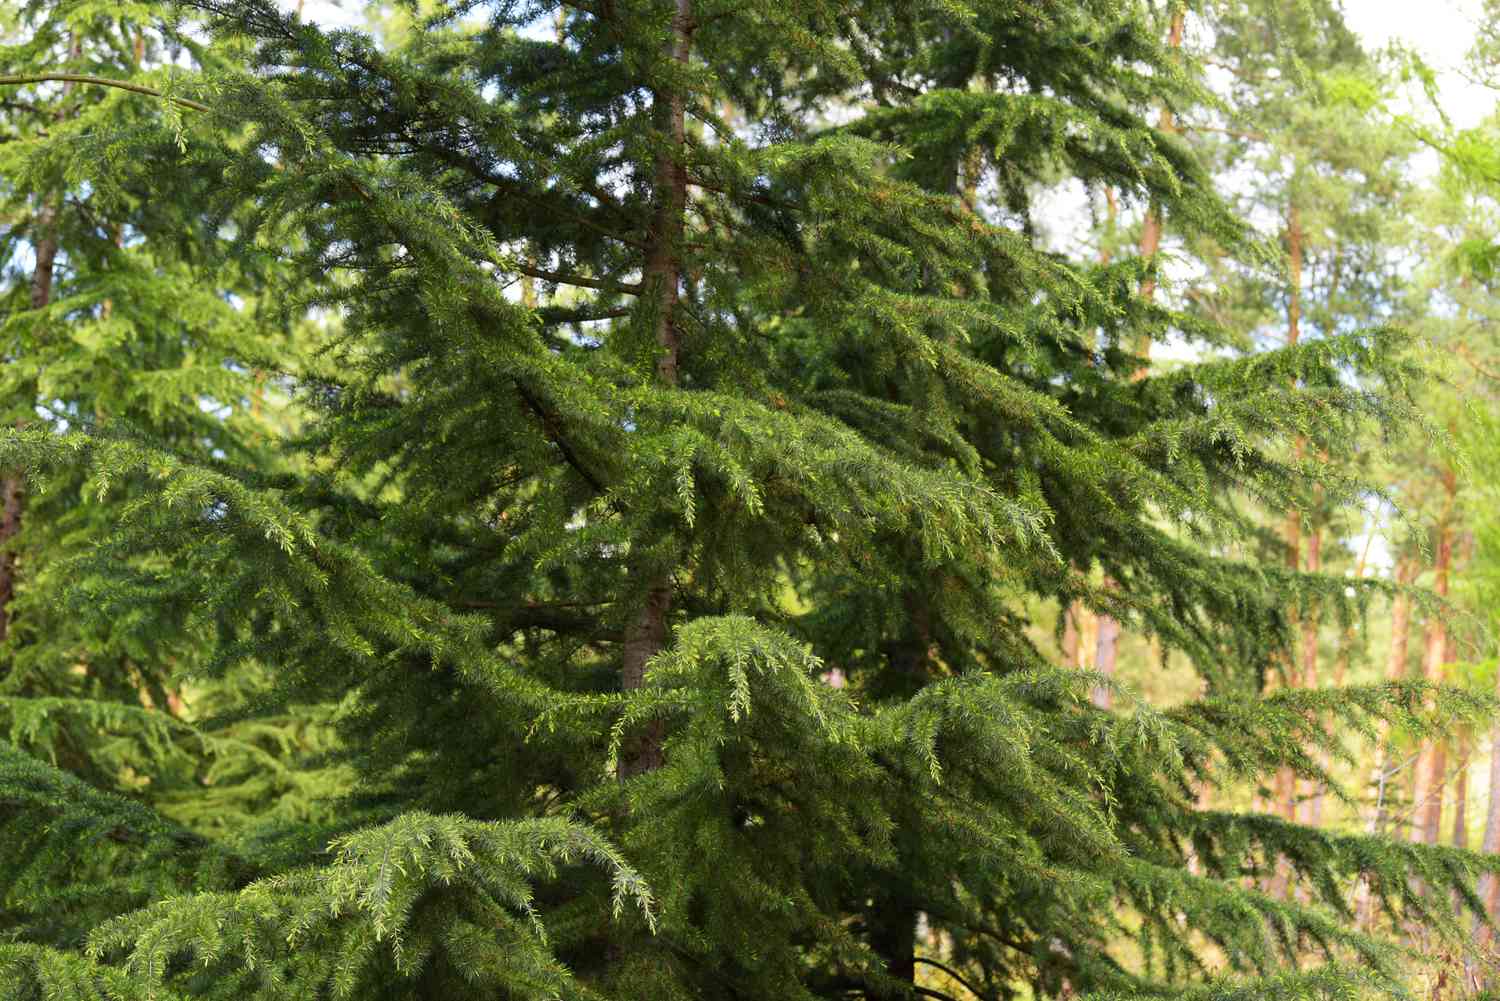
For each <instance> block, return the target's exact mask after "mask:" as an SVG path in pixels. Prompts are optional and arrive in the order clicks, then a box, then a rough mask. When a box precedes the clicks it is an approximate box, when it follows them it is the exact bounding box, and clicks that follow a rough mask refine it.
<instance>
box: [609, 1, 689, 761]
mask: <svg viewBox="0 0 1500 1001" xmlns="http://www.w3.org/2000/svg"><path fill="white" fill-rule="evenodd" d="M692 46H693V12H692V3H691V0H677V10H676V14H675V16H674V17H673V19H672V33H671V36H670V37H669V39H668V41H667V51H666V55H667V58H669V59H670V60H672V61H673V62H676V63H678V64H679V65H682V66H686V65H687V63H688V61H689V60H690V58H691V57H692ZM654 101H655V104H656V114H657V124H658V127H659V128H660V129H661V131H662V132H663V133H664V134H665V135H666V137H667V138H668V139H669V140H670V143H669V146H668V148H667V149H666V150H665V151H664V152H662V153H661V154H660V155H659V156H658V157H657V161H656V178H655V181H656V191H655V195H656V214H655V218H654V219H653V220H652V225H651V233H650V247H649V250H648V252H647V254H646V263H645V268H644V274H643V278H644V281H643V283H642V284H643V285H644V286H645V288H646V289H647V290H648V291H647V294H648V295H653V296H654V297H655V300H656V301H655V309H656V315H655V320H656V344H657V352H658V353H657V357H656V379H657V382H658V383H660V384H661V385H663V386H676V385H677V379H678V364H679V361H680V358H679V350H680V347H681V337H680V333H679V329H678V320H677V305H678V296H679V286H680V285H681V283H682V257H681V254H682V242H683V233H684V228H685V224H686V222H685V220H686V210H687V189H688V178H687V166H686V164H685V162H684V156H685V146H686V144H687V116H686V106H687V105H686V101H685V99H684V97H683V94H682V93H681V91H680V90H678V89H676V88H675V85H674V89H673V90H672V91H671V92H669V93H663V92H662V91H657V92H656V94H655V96H654ZM645 579H646V580H647V581H648V583H647V586H646V595H645V600H644V601H643V602H642V603H641V608H640V611H639V612H638V613H637V614H636V616H635V618H634V619H632V620H631V621H630V622H629V623H627V624H626V627H625V635H624V642H623V644H622V648H623V649H622V658H621V666H620V685H621V687H622V688H623V689H624V690H625V691H632V690H634V689H638V688H640V687H641V685H642V684H643V683H644V681H645V677H646V665H647V663H648V662H649V661H650V660H651V658H652V657H655V656H656V655H657V654H658V653H659V652H660V651H661V650H662V648H663V647H664V646H666V641H667V616H668V614H669V613H670V612H671V609H672V598H673V593H672V592H673V587H672V575H671V573H670V572H669V571H665V570H662V569H659V568H655V569H647V570H646V572H645ZM662 761H663V757H662V731H661V727H660V725H658V724H653V725H651V726H649V727H647V728H646V729H645V730H644V731H643V732H642V733H641V734H640V735H639V736H638V737H637V738H636V739H634V740H632V741H631V742H630V743H629V744H627V745H626V746H625V747H623V748H621V756H620V762H619V776H620V778H621V779H625V778H629V777H631V776H633V775H639V774H641V773H642V772H648V771H651V770H653V769H655V768H658V767H660V766H661V764H662Z"/></svg>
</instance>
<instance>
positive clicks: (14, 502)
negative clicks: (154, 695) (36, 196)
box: [0, 205, 58, 641]
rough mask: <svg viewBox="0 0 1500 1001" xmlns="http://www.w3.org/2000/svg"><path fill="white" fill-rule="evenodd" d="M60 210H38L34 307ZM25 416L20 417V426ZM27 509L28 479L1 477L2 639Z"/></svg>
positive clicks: (47, 294)
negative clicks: (16, 546) (17, 540)
mask: <svg viewBox="0 0 1500 1001" xmlns="http://www.w3.org/2000/svg"><path fill="white" fill-rule="evenodd" d="M56 227H57V210H56V209H55V208H54V207H53V206H51V205H48V206H46V207H44V208H43V209H42V210H41V211H39V212H38V213H37V217H36V233H37V234H38V237H37V241H36V247H35V253H36V265H35V266H34V268H33V269H32V272H31V300H30V301H31V308H32V309H45V308H46V307H47V306H48V305H49V304H50V303H51V302H52V279H53V275H54V272H55V271H56V268H57V249H58V248H57V228H56ZM24 421H25V418H24V417H22V418H18V419H17V425H18V426H19V425H20V424H22V423H24ZM25 511H26V479H25V477H24V476H23V475H22V474H21V473H20V472H19V471H10V472H7V473H6V474H5V475H4V476H3V477H0V641H4V640H5V638H6V637H8V636H9V635H10V625H11V609H10V603H11V600H12V599H13V598H14V597H15V594H16V572H17V568H16V553H15V551H14V550H13V549H11V548H10V546H11V542H12V540H14V539H15V537H16V535H17V534H19V533H20V531H21V518H22V516H23V515H24V513H25Z"/></svg>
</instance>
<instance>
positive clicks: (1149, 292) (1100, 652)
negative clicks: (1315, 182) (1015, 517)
mask: <svg viewBox="0 0 1500 1001" xmlns="http://www.w3.org/2000/svg"><path fill="white" fill-rule="evenodd" d="M1182 30H1183V11H1182V9H1181V8H1178V9H1177V10H1176V11H1174V12H1173V13H1172V24H1171V27H1170V28H1168V29H1167V47H1168V48H1169V49H1172V50H1173V51H1176V50H1178V49H1181V48H1182ZM1156 129H1157V131H1158V132H1161V133H1163V134H1164V135H1172V134H1174V133H1175V132H1176V131H1177V122H1176V120H1175V119H1174V118H1173V117H1172V108H1171V106H1170V105H1168V104H1166V103H1163V104H1162V106H1161V112H1160V114H1159V115H1158V116H1157V120H1156ZM1106 196H1107V197H1108V199H1109V211H1110V226H1111V228H1113V226H1114V218H1115V213H1116V212H1117V211H1118V208H1117V204H1116V201H1115V196H1114V192H1113V191H1106ZM1161 235H1162V218H1161V206H1160V205H1157V204H1156V203H1154V202H1153V203H1152V204H1151V205H1150V206H1148V207H1147V209H1146V218H1145V219H1144V220H1143V221H1142V223H1141V239H1140V243H1139V244H1138V246H1137V252H1138V253H1139V254H1140V257H1141V260H1143V261H1146V262H1147V263H1151V262H1152V261H1154V260H1155V258H1156V254H1157V252H1158V251H1159V250H1161ZM1141 298H1142V299H1144V300H1146V301H1147V302H1151V301H1152V300H1153V299H1155V298H1156V279H1155V278H1154V277H1151V276H1149V275H1148V276H1147V277H1146V278H1144V279H1143V280H1142V281H1141ZM1135 348H1136V354H1137V355H1138V356H1139V357H1140V358H1141V365H1140V367H1139V368H1137V369H1136V370H1135V372H1134V373H1132V374H1131V379H1132V380H1135V381H1138V380H1140V379H1144V378H1145V377H1146V374H1147V372H1148V371H1149V368H1148V360H1149V358H1150V357H1151V338H1150V337H1149V336H1144V337H1142V338H1141V339H1140V340H1139V341H1137V342H1136V346H1135ZM1106 583H1113V582H1106ZM1120 633H1121V628H1120V623H1119V621H1118V620H1116V619H1115V617H1114V616H1112V615H1108V614H1101V615H1100V616H1099V640H1098V645H1097V647H1096V648H1095V651H1094V668H1095V670H1097V671H1098V672H1099V673H1100V674H1103V675H1106V676H1108V677H1110V678H1113V677H1114V674H1115V668H1116V666H1117V664H1118V662H1119V649H1120ZM1113 703H1114V695H1113V694H1112V693H1111V692H1110V690H1109V689H1108V688H1104V687H1100V688H1096V689H1095V690H1094V704H1095V705H1097V706H1098V707H1099V708H1101V709H1109V708H1111V706H1112V705H1113Z"/></svg>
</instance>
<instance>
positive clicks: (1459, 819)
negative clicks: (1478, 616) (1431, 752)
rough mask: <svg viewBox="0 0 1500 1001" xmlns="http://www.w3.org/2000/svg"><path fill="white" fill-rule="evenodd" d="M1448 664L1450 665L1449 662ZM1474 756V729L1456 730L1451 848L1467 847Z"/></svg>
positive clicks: (1461, 728)
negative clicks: (1472, 760)
mask: <svg viewBox="0 0 1500 1001" xmlns="http://www.w3.org/2000/svg"><path fill="white" fill-rule="evenodd" d="M1450 663H1452V662H1451V661H1450ZM1473 756H1474V728H1473V727H1471V726H1469V725H1468V724H1467V723H1465V724H1464V725H1463V726H1460V727H1459V728H1458V765H1457V768H1456V770H1455V771H1454V774H1453V847H1454V848H1468V847H1469V759H1470V758H1472V757H1473Z"/></svg>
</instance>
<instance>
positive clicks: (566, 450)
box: [514, 379, 605, 494]
mask: <svg viewBox="0 0 1500 1001" xmlns="http://www.w3.org/2000/svg"><path fill="white" fill-rule="evenodd" d="M514 382H515V385H516V392H517V393H519V394H520V396H521V399H522V401H523V402H525V404H526V406H527V408H528V409H530V410H531V412H532V413H534V414H535V415H536V416H537V419H538V420H540V421H541V422H542V427H543V428H544V429H545V431H546V433H547V437H548V439H550V440H551V442H552V444H554V445H556V446H557V450H558V451H559V452H561V453H562V456H563V459H564V460H565V461H566V462H567V463H568V465H570V466H572V467H573V471H574V472H576V473H577V474H578V475H579V476H581V477H582V478H583V481H584V482H585V483H587V484H588V485H589V486H590V487H592V488H593V490H594V492H595V493H599V494H602V493H604V492H605V487H604V483H603V481H602V480H600V479H599V477H597V476H595V475H594V474H593V473H592V472H590V471H589V468H588V467H587V466H585V465H584V464H583V462H582V461H581V460H580V459H579V457H578V453H576V452H574V451H573V447H572V446H571V445H569V444H568V440H567V439H566V438H565V437H563V435H562V432H561V431H560V430H559V428H558V426H557V419H556V417H555V416H554V415H553V414H551V413H550V412H548V410H547V408H546V407H544V406H542V402H541V401H540V400H538V399H537V398H536V396H534V395H533V394H532V392H531V391H530V390H529V389H527V388H526V386H525V385H524V384H523V383H522V382H521V380H520V379H516V380H514Z"/></svg>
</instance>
